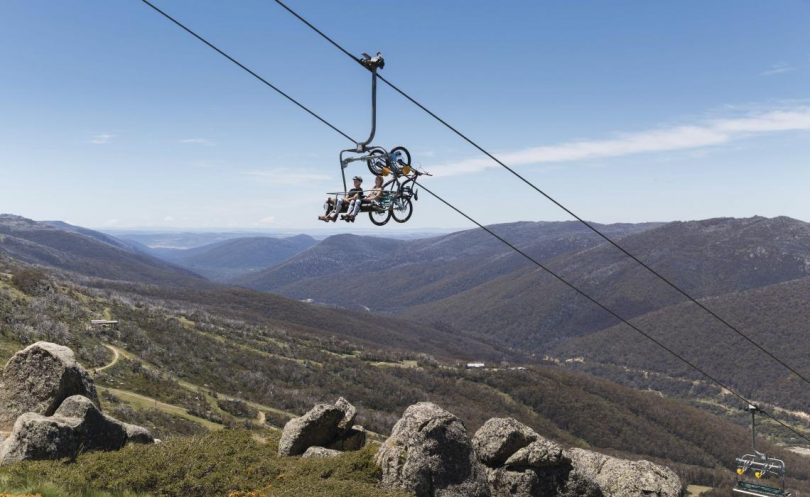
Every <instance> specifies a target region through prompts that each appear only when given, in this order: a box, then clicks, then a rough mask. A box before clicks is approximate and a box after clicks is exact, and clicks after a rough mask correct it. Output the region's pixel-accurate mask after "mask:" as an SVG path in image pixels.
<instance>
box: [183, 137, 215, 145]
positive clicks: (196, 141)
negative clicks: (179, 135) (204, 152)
mask: <svg viewBox="0 0 810 497" xmlns="http://www.w3.org/2000/svg"><path fill="white" fill-rule="evenodd" d="M180 143H189V144H196V145H209V146H210V145H214V142H212V141H211V140H207V139H205V138H185V139H183V140H180Z"/></svg>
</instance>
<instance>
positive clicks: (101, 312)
mask: <svg viewBox="0 0 810 497" xmlns="http://www.w3.org/2000/svg"><path fill="white" fill-rule="evenodd" d="M0 265H2V268H0V273H2V277H0V312H2V314H3V316H4V320H3V321H2V324H0V334H1V336H2V341H1V342H0V343H2V349H1V350H2V355H3V356H4V357H8V356H9V355H10V354H11V353H12V352H13V351H14V350H16V349H18V348H19V347H20V346H21V345H23V344H26V343H30V342H32V341H34V340H39V339H45V340H50V341H56V342H58V343H64V344H66V345H68V346H70V347H72V348H73V349H74V350H76V351H77V353H78V354H79V357H80V360H81V361H82V362H83V363H85V364H86V365H88V366H89V367H95V368H97V369H98V371H97V373H96V381H97V382H98V383H99V384H100V385H101V387H102V400H103V402H104V403H105V405H106V406H107V407H108V409H109V410H110V411H111V412H112V413H114V414H115V415H116V416H119V417H121V418H123V419H125V420H128V421H132V422H137V423H141V424H145V425H147V426H150V427H152V428H153V429H155V430H156V432H157V433H158V434H159V435H161V436H164V437H171V436H176V435H178V434H183V433H195V432H198V431H199V430H201V429H211V428H216V427H217V426H223V425H228V426H237V425H243V424H245V423H248V424H253V423H256V422H257V421H255V419H256V417H257V416H258V414H257V413H258V412H261V413H263V414H262V416H260V419H261V420H263V423H268V424H269V425H274V426H279V425H281V424H283V423H284V422H285V421H286V420H287V419H289V417H290V416H293V415H297V414H301V413H302V412H303V411H305V410H306V409H308V408H309V407H311V405H312V404H313V403H315V402H317V401H324V400H330V401H331V400H334V397H336V396H338V395H343V396H345V397H347V398H350V399H351V400H352V401H353V402H354V403H355V404H356V405H357V406H358V408H359V409H360V412H361V418H360V419H359V421H360V422H361V423H362V424H363V425H364V426H367V427H368V428H370V429H372V430H373V431H376V432H379V433H387V432H388V431H389V430H390V429H391V427H392V425H393V423H394V421H395V420H396V419H397V418H398V417H399V415H401V412H402V410H403V409H404V408H405V407H406V406H407V405H410V404H412V403H414V402H417V401H420V400H432V401H435V402H438V403H440V404H441V405H442V406H444V407H446V408H447V409H449V410H451V411H452V412H454V413H456V414H458V415H459V416H460V417H461V418H462V419H464V421H465V423H466V424H467V426H468V428H469V429H471V430H474V429H476V428H477V427H478V426H479V425H480V424H481V423H483V421H484V420H486V419H488V418H489V417H493V416H513V417H515V418H517V419H520V420H521V421H524V422H526V423H527V424H529V425H531V426H533V427H535V428H536V429H537V430H538V431H540V432H541V433H543V434H545V435H547V436H550V437H552V438H555V439H557V440H560V441H561V442H563V443H566V444H571V445H577V446H585V447H593V448H601V449H605V450H610V451H616V452H617V453H623V454H636V455H638V456H644V457H648V458H652V459H654V460H658V461H664V462H668V463H671V464H673V465H674V466H675V467H676V468H678V470H679V472H681V474H682V475H684V476H685V477H686V478H687V479H688V480H689V481H695V482H702V483H708V484H716V483H718V482H721V481H725V479H727V478H728V470H727V469H719V468H729V467H730V466H731V465H733V456H734V455H735V454H736V453H737V452H740V451H742V450H744V449H745V447H746V446H747V444H748V437H747V432H746V429H745V427H744V426H741V425H738V424H735V423H733V422H730V421H728V420H725V419H723V418H720V417H716V416H714V415H711V414H707V413H705V412H703V411H701V410H698V409H695V408H693V407H690V406H688V405H686V404H684V403H682V402H680V401H675V400H668V399H665V398H662V397H660V396H659V395H657V394H655V393H650V392H641V391H636V390H633V389H630V388H626V387H621V386H618V385H616V384H613V383H610V382H608V381H606V380H598V379H595V378H593V377H590V376H588V375H584V374H581V373H574V372H568V371H566V370H564V369H561V368H559V367H556V366H553V365H550V366H540V365H534V366H532V365H528V364H526V365H523V366H520V367H518V364H515V363H502V364H496V366H497V367H494V368H492V367H490V368H487V369H484V370H468V369H465V368H464V367H463V366H462V364H460V363H459V362H457V361H454V360H453V359H452V358H450V357H448V356H449V355H452V354H451V351H449V350H448V351H446V355H445V357H444V358H440V357H434V356H430V355H427V354H425V353H424V352H417V351H413V352H407V351H405V350H404V347H403V346H402V345H403V344H402V342H401V341H400V342H396V345H397V346H398V347H397V348H396V349H391V348H387V347H383V346H382V345H373V344H372V343H371V342H370V341H367V340H362V339H361V340H357V339H354V338H351V337H348V336H345V335H344V336H341V335H338V334H336V333H335V332H334V331H333V330H332V329H331V328H329V327H328V326H327V325H326V324H324V325H323V326H324V327H317V326H318V325H319V324H320V323H318V322H317V321H311V322H309V324H308V325H306V326H305V325H302V324H297V323H295V322H292V321H286V320H285V319H282V318H281V317H280V316H279V315H281V316H287V315H286V314H284V313H285V312H288V313H289V315H290V316H291V315H297V314H299V313H303V314H306V309H311V310H312V312H310V313H309V314H310V315H313V314H317V313H318V312H321V311H324V310H323V309H319V308H316V307H312V306H307V305H306V304H297V305H300V306H302V307H301V308H300V309H293V308H289V309H287V310H284V311H279V312H276V309H282V308H283V307H282V306H279V305H278V303H276V307H275V308H273V306H270V310H269V311H268V312H267V314H262V313H261V312H260V309H259V307H260V306H258V305H256V304H255V303H253V301H252V298H253V294H254V293H255V292H249V291H248V290H239V291H235V292H237V293H235V294H227V293H220V294H217V293H216V292H214V293H210V292H208V291H196V292H195V291H192V290H189V289H186V290H184V291H182V292H178V291H176V290H168V291H166V292H165V293H161V291H160V290H158V289H156V288H155V286H154V285H142V284H137V283H128V284H120V283H110V282H109V281H106V280H100V279H93V278H87V277H78V276H75V275H71V274H69V273H52V272H49V271H47V270H42V269H32V268H30V267H28V266H27V265H25V264H22V263H20V262H18V261H15V260H12V259H9V258H8V257H4V258H3V259H2V262H0ZM238 292H244V293H238ZM226 295H230V298H231V300H224V297H225V296H226ZM256 295H259V296H260V297H263V298H274V299H278V298H275V297H268V296H262V295H260V294H256ZM281 300H283V299H279V301H281ZM257 302H258V301H257ZM261 302H273V301H272V300H267V301H261ZM284 302H289V301H284ZM330 312H332V311H330ZM274 314H275V317H274V316H273V315H274ZM336 315H337V313H336ZM367 316H368V315H367ZM97 317H106V318H115V319H117V320H119V321H120V326H119V329H118V330H103V331H95V332H93V331H89V330H88V329H87V322H88V321H89V319H92V318H97ZM369 317H370V316H369ZM299 319H303V318H299ZM353 319H355V321H354V323H360V322H361V319H360V318H359V317H356V318H353ZM380 319H381V318H380ZM371 322H373V321H371ZM385 322H389V323H390V321H386V320H381V321H380V322H379V324H377V325H374V326H378V329H380V330H381V329H383V323H385ZM391 333H394V332H393V331H391ZM436 347H437V348H439V346H438V345H437V346H436ZM113 349H114V350H115V351H116V354H112V350H113ZM113 355H115V357H118V359H117V360H116V359H115V358H114V357H113ZM102 366H106V367H104V368H103V369H102ZM229 399H237V400H239V402H241V403H242V404H241V406H242V407H239V404H238V403H237V404H231V403H229V402H230V400H229ZM225 400H228V401H229V402H225ZM737 420H738V421H740V422H741V423H744V417H742V416H741V417H739V418H738V419H737ZM784 457H786V458H787V459H788V460H789V461H790V462H791V464H792V465H793V467H795V471H794V475H796V476H797V477H799V478H803V479H806V478H808V477H810V468H807V469H805V463H804V462H803V461H802V460H801V458H799V457H798V456H793V455H790V454H789V453H785V454H784ZM800 485H801V484H800Z"/></svg>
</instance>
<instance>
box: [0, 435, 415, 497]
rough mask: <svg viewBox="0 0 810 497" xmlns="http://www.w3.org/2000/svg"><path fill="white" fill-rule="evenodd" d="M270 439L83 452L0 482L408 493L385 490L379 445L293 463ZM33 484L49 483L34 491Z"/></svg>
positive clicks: (19, 467) (205, 494)
mask: <svg viewBox="0 0 810 497" xmlns="http://www.w3.org/2000/svg"><path fill="white" fill-rule="evenodd" d="M265 437H266V443H260V442H259V441H257V438H258V437H256V436H255V433H253V434H252V433H251V432H249V431H246V430H224V431H219V432H212V433H209V434H205V435H201V436H195V437H187V438H176V439H174V440H171V441H168V442H166V443H163V444H158V445H152V446H130V447H126V448H125V449H123V450H121V451H118V452H106V453H105V452H94V453H89V454H83V455H81V456H80V457H78V458H77V460H76V461H75V462H62V461H37V462H25V463H19V464H16V465H12V466H9V467H7V468H3V469H2V470H0V482H4V487H5V486H8V487H9V488H13V489H15V491H16V489H18V488H19V489H21V490H22V491H26V492H30V491H32V490H36V492H40V493H42V495H43V497H74V496H83V497H84V496H87V497H124V496H127V497H134V496H138V495H149V496H154V497H181V496H182V497H213V496H222V497H226V496H227V495H228V494H229V493H230V492H234V491H241V492H251V491H257V490H261V491H264V493H265V494H266V495H267V496H268V497H288V496H289V497H292V496H304V495H306V496H309V497H320V496H324V497H325V496H329V497H341V496H343V497H372V496H391V497H405V496H407V495H408V494H405V493H401V492H391V491H385V490H382V489H381V488H379V487H378V482H379V468H377V466H376V465H375V464H374V453H375V451H376V447H373V446H371V447H367V448H365V449H363V450H361V451H357V452H351V453H346V454H343V455H341V456H339V457H336V458H331V459H300V458H287V457H278V456H277V454H276V451H277V446H278V435H277V434H275V433H272V432H267V433H266V434H265ZM31 481H37V482H42V483H37V484H36V485H34V486H30V485H29V482H31ZM56 482H58V483H56ZM26 485H29V486H26ZM37 485H38V486H37ZM29 488H30V489H31V490H29ZM40 489H49V491H51V493H50V494H48V493H47V492H43V491H42V490H40ZM98 492H109V494H105V493H98ZM127 492H129V493H127Z"/></svg>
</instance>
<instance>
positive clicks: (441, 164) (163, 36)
mask: <svg viewBox="0 0 810 497" xmlns="http://www.w3.org/2000/svg"><path fill="white" fill-rule="evenodd" d="M156 3H157V4H158V5H159V6H161V7H162V8H164V9H165V10H166V11H168V12H169V13H170V14H172V15H174V16H176V17H177V18H178V19H180V20H181V21H183V22H185V23H187V24H188V25H189V26H190V27H192V28H193V29H195V30H197V31H198V32H199V33H201V34H203V35H204V36H206V37H208V38H209V39H210V40H212V41H213V42H214V43H216V44H218V45H219V46H220V47H221V48H223V49H224V50H226V51H228V52H229V53H231V54H232V55H234V56H235V57H237V58H238V59H240V60H242V61H243V62H244V63H245V64H247V65H248V66H250V67H251V68H253V69H254V70H256V72H258V73H260V74H262V75H263V76H265V77H266V78H267V79H269V80H270V81H272V82H273V83H275V84H277V85H278V86H279V87H281V88H282V89H284V90H285V91H288V92H289V93H290V94H292V95H293V96H295V97H296V98H298V99H300V100H301V101H302V102H303V103H305V104H306V105H308V106H310V107H312V108H313V109H314V110H316V111H317V112H319V113H320V114H322V115H323V116H324V117H325V118H327V119H328V120H330V121H332V122H333V123H334V124H336V125H337V126H338V127H340V128H341V129H344V130H345V131H346V132H348V133H349V134H350V135H352V136H354V137H356V138H358V139H360V138H364V137H365V135H366V134H367V133H368V125H369V116H368V114H369V111H368V91H369V76H368V73H366V72H365V71H363V70H362V69H361V68H359V67H357V66H356V65H354V64H352V63H351V62H350V61H349V60H348V59H347V58H346V57H345V56H344V55H342V54H341V53H339V52H337V51H336V50H335V49H334V48H333V47H331V46H330V45H328V44H326V43H325V42H324V41H323V40H322V39H320V38H319V37H317V35H315V34H314V33H313V32H311V31H310V30H309V29H307V28H306V27H305V26H303V25H302V24H300V23H299V22H298V21H297V20H296V19H294V18H293V17H291V16H290V15H289V14H287V13H286V12H285V11H283V10H282V9H281V8H280V7H278V6H277V5H276V4H275V2H272V1H270V0H261V1H259V0H252V1H249V0H244V1H239V2H224V1H219V2H214V1H207V0H193V1H192V0H182V1H181V0H171V1H170V0H162V1H161V0H156ZM289 5H290V6H291V7H293V8H294V9H297V10H299V11H300V12H301V13H302V14H303V15H304V16H305V17H308V18H309V19H310V20H311V21H312V22H314V23H315V24H316V25H318V26H320V27H321V28H322V29H323V30H324V31H326V32H327V33H328V34H330V35H332V36H334V37H335V38H336V39H337V40H338V41H339V42H340V43H342V44H344V45H345V46H346V47H347V48H348V49H349V50H350V51H352V52H354V53H358V54H359V53H360V52H363V51H367V52H372V53H373V52H376V51H377V50H379V51H382V52H383V54H384V55H385V57H386V62H387V65H386V67H385V69H384V70H383V74H384V75H385V76H386V77H387V78H389V79H391V80H392V81H394V82H395V83H397V84H398V85H399V86H400V87H402V88H403V89H405V90H406V91H408V92H409V93H411V94H412V95H413V96H415V97H417V98H418V99H420V100H421V101H423V102H424V103H425V104H426V105H427V106H428V107H430V108H432V109H433V110H434V111H436V112H437V113H438V114H439V115H441V116H443V117H445V118H446V119H447V120H448V121H450V122H451V123H453V124H454V125H456V126H457V127H459V128H460V129H461V130H463V131H464V132H466V133H467V134H469V135H470V136H471V137H473V138H474V139H476V140H478V141H479V142H480V143H481V144H482V145H484V146H485V147H487V148H488V149H490V150H491V151H493V152H495V153H496V155H499V156H500V157H502V158H503V159H504V160H505V161H506V162H507V163H509V164H510V165H514V166H515V168H516V169H518V170H519V171H520V172H521V173H522V174H524V175H526V176H527V177H528V178H530V179H531V180H532V181H535V182H536V183H537V184H538V185H540V186H541V188H543V189H545V190H546V191H548V192H549V193H550V194H552V195H554V196H556V197H557V198H559V200H561V201H562V202H564V203H566V204H568V205H569V206H570V207H571V208H572V209H573V210H574V211H575V212H577V213H578V214H580V215H581V216H583V217H585V218H588V219H591V220H594V221H598V222H621V221H628V222H636V221H666V220H676V219H698V218H707V217H716V216H736V217H742V216H750V215H755V214H760V215H766V216H776V215H788V216H792V217H796V218H800V219H804V220H810V194H808V188H807V185H810V167H808V166H810V164H808V158H810V2H808V1H807V0H792V1H791V0H784V1H778V2H759V1H727V2H726V1H713V2H698V1H684V2H670V3H663V2H646V1H621V2H601V1H592V2H587V1H583V2H518V1H502V2H488V1H487V2H485V1H461V0H458V1H456V0H453V1H441V2H435V1H433V2H428V1H409V2H404V1H400V2H394V1H371V0H362V1H361V0H346V1H343V2H326V1H304V0H290V2H289ZM0 64H1V67H2V68H3V69H2V73H0V113H1V114H2V116H3V118H2V119H0V182H2V184H3V186H4V188H3V190H2V191H3V193H2V196H0V211H2V212H12V213H17V214H20V215H24V216H26V217H31V218H34V219H62V220H66V221H68V222H71V223H74V224H79V225H83V226H90V227H96V228H106V229H121V228H128V227H139V228H143V227H153V228H161V229H170V228H193V229H223V228H226V229H250V230H274V229H283V230H299V229H300V230H312V229H322V228H324V227H325V226H323V224H322V223H320V222H319V221H317V220H316V219H315V217H316V216H317V215H318V214H319V212H320V208H321V205H322V202H323V198H324V192H327V191H334V190H335V189H337V188H338V187H339V186H340V172H339V167H338V163H337V153H338V151H339V150H340V149H342V148H345V147H346V146H347V145H348V142H347V141H346V140H345V139H344V138H342V137H340V136H339V135H337V134H336V133H334V132H333V131H332V130H330V129H328V128H326V127H325V126H323V125H322V124H320V123H319V122H317V121H316V120H314V119H313V118H312V117H310V116H308V115H306V114H304V113H303V112H301V111H300V110H299V109H297V108H296V107H294V106H293V105H292V104H290V103H289V102H287V101H285V100H284V99H282V98H281V97H279V96H278V95H277V94H275V93H274V92H272V91H271V90H269V89H267V88H266V87H264V86H262V85H260V84H258V83H257V82H256V81H255V80H253V79H252V78H251V77H250V76H248V75H247V74H245V73H244V72H242V71H241V70H239V69H238V68H236V67H235V66H233V65H231V64H230V63H229V62H227V61H225V60H224V59H222V58H221V57H220V56H218V55H217V54H215V53H214V52H212V51H211V50H210V49H209V48H207V47H205V46H203V45H202V44H201V43H199V42H198V41H196V40H194V39H193V38H191V37H190V36H189V35H187V34H186V33H184V32H182V31H180V30H179V29H178V28H177V27H175V26H173V25H171V24H169V23H168V22H167V21H166V20H165V19H163V18H162V17H160V16H158V15H157V14H155V13H154V12H153V11H152V10H151V9H148V8H147V7H146V6H145V5H144V4H142V3H141V2H140V1H137V0H118V1H113V2H111V1H108V0H105V1H101V0H84V1H82V2H45V1H31V0H3V2H2V4H0ZM375 142H376V143H379V144H381V145H384V146H387V147H391V146H394V145H405V146H407V147H408V148H409V149H410V150H411V152H412V155H413V157H414V161H415V163H416V164H418V165H421V166H422V167H424V168H426V169H428V170H431V171H433V172H434V173H435V174H436V176H434V177H433V178H430V179H429V185H430V186H431V187H432V188H434V189H435V190H436V191H437V193H440V194H442V195H444V196H446V197H447V198H448V199H449V200H451V201H453V202H455V203H457V205H458V206H459V207H461V208H462V209H465V210H467V211H469V213H470V214H472V215H474V216H476V217H478V218H480V220H481V221H483V222H486V223H495V222H508V221H515V220H560V219H567V217H566V215H565V213H563V212H562V211H560V210H558V209H556V208H555V207H553V206H552V205H550V204H549V203H548V202H547V201H544V200H543V199H541V198H540V197H539V196H537V195H536V194H535V193H532V192H531V191H530V190H528V188H526V187H525V186H523V185H522V184H521V183H519V182H518V181H517V180H515V179H514V178H512V177H510V176H508V175H507V174H506V173H505V172H504V171H502V170H500V169H495V168H492V167H491V163H487V162H486V161H485V159H484V158H483V157H482V156H481V155H480V154H479V153H478V152H477V151H476V150H474V149H473V148H472V147H470V146H469V145H468V144H466V143H464V142H463V141H461V140H460V139H459V138H457V137H456V136H454V135H453V134H452V133H451V132H449V131H448V130H446V129H445V128H443V127H441V126H440V125H439V124H437V123H436V122H434V121H432V120H430V118H428V117H427V116H426V115H425V114H423V113H422V112H421V111H419V110H418V109H416V108H415V107H413V106H412V105H411V104H409V103H408V102H406V101H405V100H403V99H402V98H401V97H400V96H398V95H396V94H395V93H394V92H393V91H391V90H390V89H388V88H386V87H385V86H381V88H380V93H379V117H378V133H377V139H376V140H375ZM482 159H484V160H482ZM349 172H351V173H360V174H363V169H362V168H361V166H359V165H357V166H354V168H353V169H350V170H349ZM364 175H365V176H366V177H367V183H369V182H370V179H371V178H370V176H369V174H368V172H367V171H366V172H365V174H364ZM466 226H467V225H466V222H465V221H464V220H463V219H461V218H459V217H458V215H457V214H455V213H453V212H450V211H449V210H447V208H446V207H444V206H442V205H441V204H439V203H438V202H437V201H435V200H433V199H430V198H429V196H427V195H421V196H420V199H419V201H418V202H417V204H416V209H415V213H414V217H413V219H412V221H411V222H410V223H408V225H406V226H392V225H390V224H389V226H387V227H386V228H384V229H383V230H393V229H401V228H410V229H420V228H429V227H444V228H456V227H466ZM368 227H369V223H368V222H367V220H362V221H361V222H358V223H355V224H354V225H353V226H346V225H345V224H339V225H333V226H330V227H329V229H330V230H333V231H335V232H342V231H350V230H359V229H363V228H368Z"/></svg>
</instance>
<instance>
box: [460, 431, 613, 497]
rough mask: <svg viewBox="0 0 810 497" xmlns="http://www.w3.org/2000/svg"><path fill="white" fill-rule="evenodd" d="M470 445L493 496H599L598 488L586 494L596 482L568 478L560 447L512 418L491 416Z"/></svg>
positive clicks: (569, 473)
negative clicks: (484, 473) (589, 483)
mask: <svg viewBox="0 0 810 497" xmlns="http://www.w3.org/2000/svg"><path fill="white" fill-rule="evenodd" d="M473 446H474V447H475V449H476V455H477V457H478V459H479V460H480V461H481V462H482V463H484V464H485V465H486V468H487V469H486V472H487V483H488V484H489V488H490V492H491V493H492V497H561V496H571V497H573V496H577V497H582V496H586V495H587V496H588V497H598V490H597V492H596V493H593V492H591V493H589V490H593V489H596V486H595V485H590V486H588V485H587V482H585V484H584V485H582V484H580V483H582V482H581V481H580V480H579V479H578V480H575V481H571V480H570V478H569V476H570V475H571V461H570V460H569V459H568V458H566V457H565V456H564V455H563V449H562V447H560V446H559V445H558V444H556V443H554V442H552V441H551V440H547V439H545V438H543V437H541V436H540V435H539V434H538V433H537V432H535V431H534V430H532V429H531V428H529V427H528V426H526V425H524V424H523V423H521V422H519V421H517V420H515V419H512V418H492V419H490V420H489V421H487V422H486V423H484V425H483V426H481V428H479V429H478V431H477V432H476V433H475V436H474V437H473ZM569 483H571V484H569ZM576 492H582V494H581V496H580V494H578V493H576Z"/></svg>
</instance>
